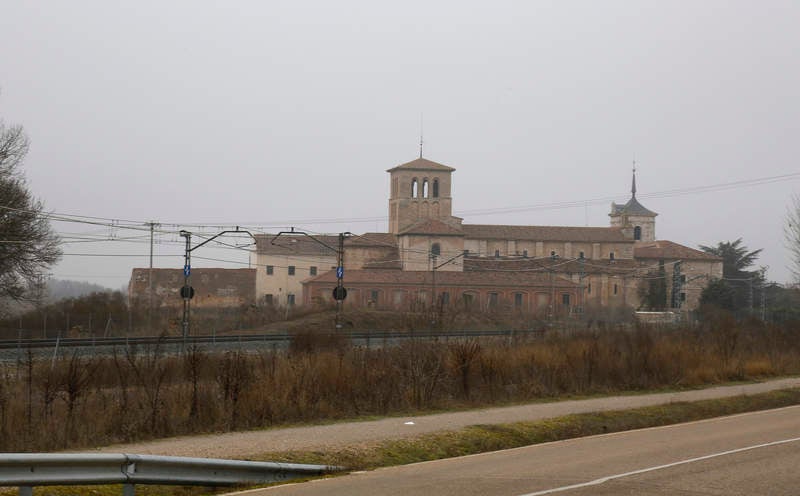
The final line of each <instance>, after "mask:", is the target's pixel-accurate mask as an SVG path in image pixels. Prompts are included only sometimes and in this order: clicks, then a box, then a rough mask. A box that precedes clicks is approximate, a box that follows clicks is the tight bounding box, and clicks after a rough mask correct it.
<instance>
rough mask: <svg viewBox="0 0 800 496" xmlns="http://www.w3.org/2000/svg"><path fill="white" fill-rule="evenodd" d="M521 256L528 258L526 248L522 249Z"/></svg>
mask: <svg viewBox="0 0 800 496" xmlns="http://www.w3.org/2000/svg"><path fill="white" fill-rule="evenodd" d="M522 256H523V257H525V258H528V250H522Z"/></svg>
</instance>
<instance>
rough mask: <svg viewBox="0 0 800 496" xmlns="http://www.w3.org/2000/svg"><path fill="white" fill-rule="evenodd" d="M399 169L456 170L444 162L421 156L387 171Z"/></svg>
mask: <svg viewBox="0 0 800 496" xmlns="http://www.w3.org/2000/svg"><path fill="white" fill-rule="evenodd" d="M398 169H400V170H402V169H406V170H421V171H430V170H433V171H445V172H452V171H454V170H455V169H453V168H452V167H448V166H446V165H443V164H440V163H437V162H434V161H432V160H428V159H426V158H422V157H420V158H418V159H415V160H412V161H411V162H406V163H404V164H400V165H398V166H397V167H393V168H391V169H389V170H387V171H386V172H393V171H396V170H398Z"/></svg>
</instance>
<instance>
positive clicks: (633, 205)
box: [250, 157, 722, 315]
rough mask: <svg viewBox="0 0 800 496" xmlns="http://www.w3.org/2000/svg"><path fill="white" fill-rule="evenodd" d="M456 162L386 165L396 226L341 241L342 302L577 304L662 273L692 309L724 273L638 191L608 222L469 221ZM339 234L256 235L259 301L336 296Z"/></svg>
mask: <svg viewBox="0 0 800 496" xmlns="http://www.w3.org/2000/svg"><path fill="white" fill-rule="evenodd" d="M454 171H455V169H454V168H452V167H448V166H446V165H443V164H439V163H436V162H433V161H430V160H427V159H425V158H422V157H420V158H418V159H416V160H413V161H411V162H407V163H404V164H401V165H398V166H397V167H394V168H392V169H389V170H388V171H387V172H388V173H389V175H390V196H389V232H388V233H366V234H363V235H353V236H349V237H347V238H346V239H345V240H344V244H343V247H344V249H343V254H344V255H343V256H344V268H345V275H344V285H345V287H347V289H348V297H347V300H346V301H345V304H346V305H354V306H374V307H382V308H397V309H403V308H419V307H420V306H434V305H455V304H459V305H464V306H465V307H468V308H476V309H477V308H480V309H493V308H498V309H500V308H502V309H516V310H520V311H525V312H534V313H536V312H548V313H550V314H551V315H552V314H553V313H561V314H564V313H570V312H573V311H575V310H576V309H583V308H588V307H621V306H631V307H634V308H638V307H640V306H641V301H642V298H641V294H642V291H643V288H646V285H647V283H648V281H649V280H650V279H651V278H653V277H662V278H664V279H665V280H666V281H667V282H668V283H667V288H668V291H667V301H666V302H665V305H666V306H667V307H671V308H675V309H681V310H693V309H695V308H696V307H697V305H698V302H699V297H700V292H701V291H702V289H703V288H704V287H705V286H706V285H707V284H708V283H709V282H710V281H711V280H712V279H714V278H719V277H721V276H722V261H721V259H719V258H717V257H714V256H711V255H708V254H706V253H703V252H701V251H699V250H695V249H693V248H689V247H686V246H683V245H680V244H678V243H675V242H672V241H666V240H657V239H656V234H655V233H656V231H655V228H656V226H655V219H656V216H657V215H658V214H657V213H655V212H652V211H650V210H648V209H647V208H645V207H644V206H643V205H642V204H641V203H639V201H638V200H637V198H636V176H635V170H634V175H633V179H632V184H631V198H630V200H629V201H628V202H627V203H625V204H624V205H617V204H614V203H612V205H611V212H610V213H609V217H610V223H609V224H610V225H609V226H607V227H571V226H535V225H530V226H519V225H492V224H464V223H463V219H461V218H459V217H455V216H453V215H452V203H453V199H452V197H451V191H452V189H451V184H452V182H451V181H452V174H453V172H454ZM338 243H339V239H338V237H337V236H317V237H313V238H312V237H310V236H305V235H300V234H295V235H292V234H290V235H282V236H280V237H278V238H275V237H274V235H260V236H257V245H256V250H255V251H253V252H252V253H251V257H250V264H251V266H253V267H257V275H256V277H255V279H256V293H257V295H258V300H259V302H260V303H264V304H271V305H279V306H291V305H300V304H302V305H312V304H323V303H329V302H331V301H332V292H333V288H334V287H335V286H336V282H337V280H336V274H335V268H336V266H337V263H338V262H337V255H338Z"/></svg>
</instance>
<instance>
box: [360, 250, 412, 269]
mask: <svg viewBox="0 0 800 496" xmlns="http://www.w3.org/2000/svg"><path fill="white" fill-rule="evenodd" d="M364 268H365V269H394V270H399V269H402V268H403V264H402V263H401V262H400V252H399V251H398V250H397V249H394V250H392V251H391V253H388V254H387V255H386V256H385V257H383V258H379V259H376V260H370V261H369V262H367V263H365V264H364Z"/></svg>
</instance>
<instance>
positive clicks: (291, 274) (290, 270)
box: [289, 265, 294, 276]
mask: <svg viewBox="0 0 800 496" xmlns="http://www.w3.org/2000/svg"><path fill="white" fill-rule="evenodd" d="M289 275H290V276H293V275H294V265H290V266H289Z"/></svg>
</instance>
